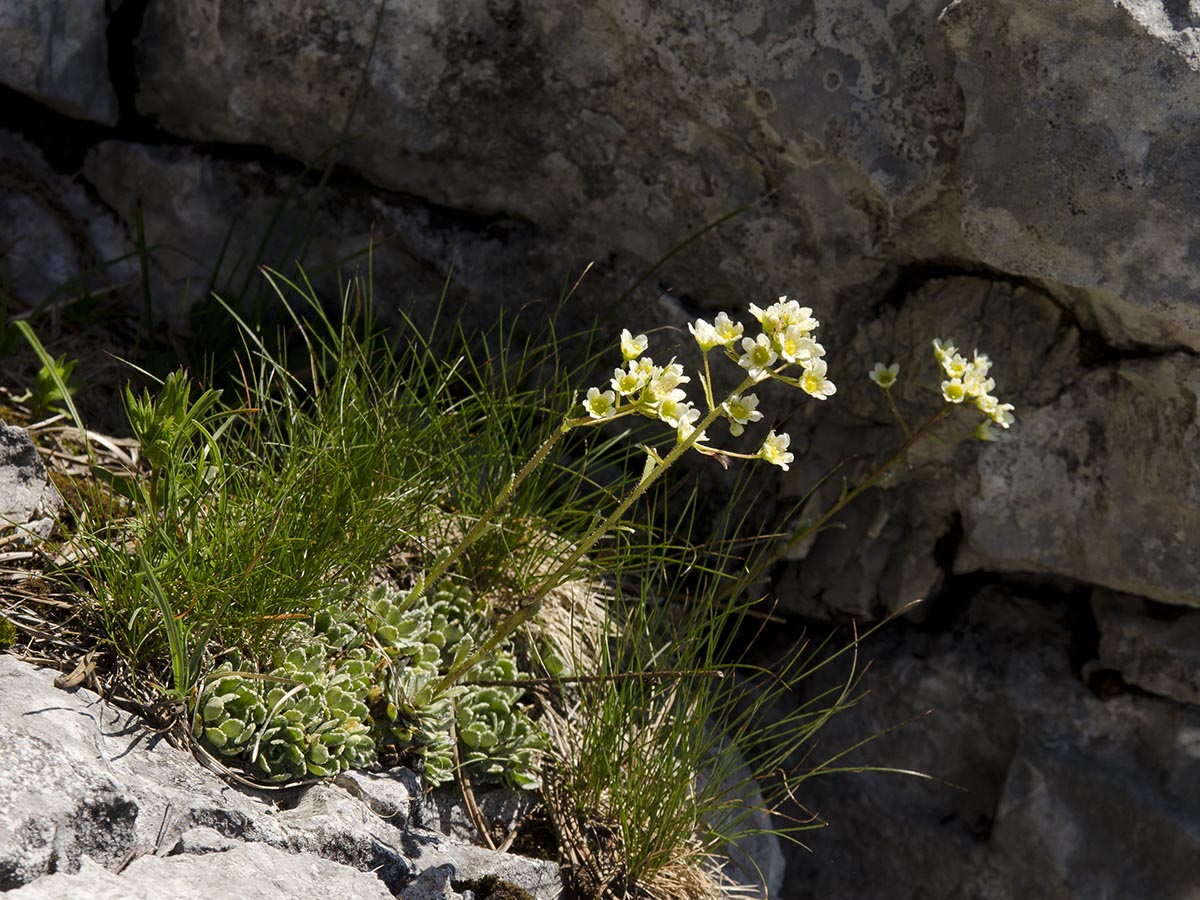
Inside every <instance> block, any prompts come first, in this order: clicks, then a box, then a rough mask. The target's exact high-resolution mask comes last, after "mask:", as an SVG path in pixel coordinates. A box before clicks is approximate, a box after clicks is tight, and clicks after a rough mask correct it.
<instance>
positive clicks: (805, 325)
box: [775, 297, 821, 334]
mask: <svg viewBox="0 0 1200 900" xmlns="http://www.w3.org/2000/svg"><path fill="white" fill-rule="evenodd" d="M775 305H776V306H777V307H778V308H779V311H778V313H777V315H778V316H779V322H780V326H781V327H783V328H799V329H800V330H801V331H802V332H804V333H805V334H808V333H810V332H812V331H814V330H815V329H816V328H817V327H818V326H819V325H820V324H821V323H820V322H818V321H817V320H816V319H814V318H813V314H812V310H811V309H810V308H809V307H807V306H801V305H800V304H799V303H797V302H796V301H795V300H788V298H787V297H780V298H779V302H778V303H777V304H775Z"/></svg>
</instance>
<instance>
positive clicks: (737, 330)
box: [713, 313, 744, 347]
mask: <svg viewBox="0 0 1200 900" xmlns="http://www.w3.org/2000/svg"><path fill="white" fill-rule="evenodd" d="M713 330H714V331H715V332H716V333H717V338H718V343H720V345H721V346H722V347H729V346H732V345H733V343H734V341H736V340H737V339H738V338H740V337H741V336H742V331H743V330H744V329H743V328H742V323H741V322H735V321H733V320H732V319H730V318H729V316H727V315H725V313H717V318H716V321H714V322H713Z"/></svg>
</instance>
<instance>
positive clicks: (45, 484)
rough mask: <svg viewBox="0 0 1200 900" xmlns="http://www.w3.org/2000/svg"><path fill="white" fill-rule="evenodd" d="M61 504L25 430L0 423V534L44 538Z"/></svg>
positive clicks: (51, 526) (24, 539)
mask: <svg viewBox="0 0 1200 900" xmlns="http://www.w3.org/2000/svg"><path fill="white" fill-rule="evenodd" d="M61 507H62V497H60V496H59V493H58V491H57V490H56V489H55V487H54V485H52V484H51V483H50V482H49V481H48V480H47V478H46V467H45V465H43V464H42V460H41V457H39V456H38V452H37V448H36V447H35V446H34V445H33V441H32V440H30V438H29V432H28V431H26V430H25V429H24V428H17V427H16V426H15V425H5V424H4V423H3V422H0V536H11V535H12V534H13V533H14V532H16V533H18V534H19V535H21V536H22V537H21V538H20V539H19V540H20V542H24V541H26V540H29V539H31V538H44V537H47V536H48V535H49V534H50V529H51V528H53V527H54V518H55V516H57V515H58V511H59V509H60V508H61Z"/></svg>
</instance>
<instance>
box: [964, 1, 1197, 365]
mask: <svg viewBox="0 0 1200 900" xmlns="http://www.w3.org/2000/svg"><path fill="white" fill-rule="evenodd" d="M1175 6H1176V5H1174V4H1162V3H1147V2H1139V0H1122V2H1116V3H1112V2H1107V0H1075V2H1070V3H1056V4H1043V3H1025V2H1022V0H997V2H988V3H976V2H955V3H951V4H950V5H949V6H948V8H947V9H946V11H945V12H944V13H943V14H942V15H941V16H940V21H941V22H942V23H943V25H944V27H945V28H946V34H947V36H948V38H949V40H950V43H951V46H952V48H953V54H954V57H955V59H956V65H955V78H956V80H957V81H958V83H959V85H960V86H961V88H962V95H963V101H964V103H965V106H966V110H965V121H964V125H963V134H962V145H961V150H960V153H959V157H958V162H957V167H958V172H959V175H960V177H961V179H962V184H963V198H962V231H963V237H964V239H965V240H966V242H967V244H968V245H969V246H970V248H971V253H972V255H974V256H975V258H977V259H979V260H981V261H983V262H984V263H987V264H988V265H991V266H994V267H996V268H997V269H1001V270H1003V271H1006V272H1011V273H1014V274H1021V275H1027V276H1034V277H1037V278H1043V279H1050V280H1053V281H1055V282H1060V283H1062V284H1066V285H1072V286H1075V287H1079V288H1084V289H1086V290H1087V291H1088V292H1089V300H1088V303H1087V304H1086V305H1087V306H1088V307H1089V308H1090V309H1089V312H1090V315H1091V316H1092V317H1093V318H1094V319H1095V321H1096V322H1097V323H1098V324H1099V325H1101V326H1102V327H1103V328H1104V332H1105V335H1106V337H1107V339H1108V340H1110V341H1112V342H1113V343H1116V344H1118V345H1120V346H1130V345H1131V344H1135V343H1142V344H1149V345H1156V346H1159V347H1172V346H1179V345H1185V346H1188V347H1190V348H1193V349H1196V348H1197V347H1200V305H1198V304H1197V302H1196V297H1197V295H1198V294H1200V269H1198V268H1197V267H1196V265H1195V255H1196V251H1195V247H1194V245H1193V237H1192V236H1193V235H1194V234H1195V233H1196V228H1197V224H1198V222H1200V206H1198V205H1197V202H1196V196H1195V192H1194V190H1193V186H1194V184H1195V182H1196V180H1197V178H1200V168H1198V166H1200V163H1198V162H1197V161H1198V160H1200V137H1197V135H1200V57H1198V56H1197V53H1196V50H1195V39H1194V36H1193V33H1194V24H1195V22H1194V19H1191V18H1189V17H1188V15H1187V13H1186V12H1179V13H1170V12H1168V11H1167V10H1168V9H1169V8H1175ZM1179 8H1180V9H1182V8H1183V7H1179Z"/></svg>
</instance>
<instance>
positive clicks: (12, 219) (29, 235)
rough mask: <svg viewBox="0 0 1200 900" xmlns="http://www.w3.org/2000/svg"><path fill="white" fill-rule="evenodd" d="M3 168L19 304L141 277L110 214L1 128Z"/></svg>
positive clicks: (4, 230) (1, 230)
mask: <svg viewBox="0 0 1200 900" xmlns="http://www.w3.org/2000/svg"><path fill="white" fill-rule="evenodd" d="M64 5H67V6H70V5H72V4H70V3H66V4H64ZM80 6H81V7H82V6H84V4H80ZM7 7H8V5H7V4H6V5H5V8H7ZM0 52H2V51H0ZM0 171H2V173H3V175H2V177H0V254H2V257H3V264H4V267H5V275H4V277H5V283H6V284H7V285H8V287H6V290H7V291H9V292H10V296H11V297H12V298H13V299H14V300H16V301H17V304H18V306H17V308H18V309H21V308H29V307H33V306H35V305H39V304H47V305H51V306H52V307H53V306H59V305H62V304H64V303H66V302H67V301H69V300H71V299H72V298H74V297H76V296H78V295H79V294H81V293H83V292H84V290H83V289H84V285H85V283H86V284H87V285H88V286H89V287H90V288H93V289H94V288H96V287H98V286H99V285H104V284H109V283H112V282H122V281H126V280H128V281H130V282H131V283H134V282H135V281H136V273H137V263H136V262H135V261H134V262H131V261H130V260H129V259H127V258H125V257H126V255H127V249H126V246H125V235H124V233H123V231H122V229H121V228H120V227H119V226H118V225H117V222H116V220H115V219H114V218H113V216H112V214H111V213H110V212H109V211H108V210H106V209H104V208H103V207H101V206H100V205H98V204H97V203H96V202H95V201H94V200H93V199H92V198H91V197H89V196H88V194H87V192H86V191H85V190H84V188H83V187H82V186H81V185H79V184H78V183H76V182H74V181H73V180H72V179H70V178H65V177H63V176H62V175H60V174H59V173H57V172H55V171H54V170H53V169H52V168H51V167H50V166H49V165H48V164H47V162H46V159H45V157H44V156H43V155H42V153H41V151H40V150H38V148H37V147H36V146H34V145H33V144H32V143H30V142H29V141H28V140H26V139H25V138H23V137H20V136H19V135H16V134H13V133H12V132H8V131H0Z"/></svg>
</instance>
